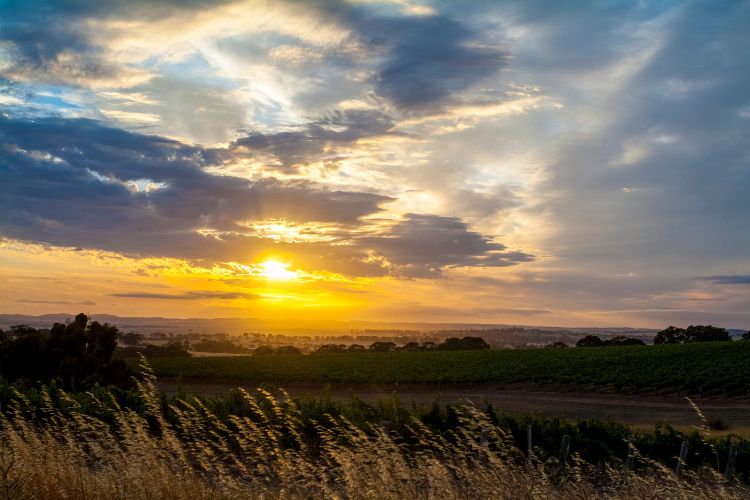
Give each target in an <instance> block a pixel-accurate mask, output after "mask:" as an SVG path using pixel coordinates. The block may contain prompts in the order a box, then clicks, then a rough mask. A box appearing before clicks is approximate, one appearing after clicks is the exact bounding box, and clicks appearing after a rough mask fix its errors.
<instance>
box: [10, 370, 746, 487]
mask: <svg viewBox="0 0 750 500" xmlns="http://www.w3.org/2000/svg"><path fill="white" fill-rule="evenodd" d="M140 392H141V394H142V397H143V398H144V402H145V404H146V407H147V411H146V413H145V415H142V414H137V413H135V412H133V411H131V410H126V409H121V408H118V407H116V404H115V403H114V401H108V402H102V408H103V409H104V408H110V410H106V411H108V412H109V415H108V417H109V420H110V422H104V421H102V420H100V419H97V418H94V417H91V416H88V415H85V414H84V413H83V412H80V411H75V403H74V402H73V401H72V400H71V401H67V403H68V404H69V405H70V406H71V408H73V410H72V411H66V412H65V414H63V413H62V412H61V411H60V410H59V409H57V408H56V407H55V406H54V405H53V404H52V403H51V401H47V403H46V404H45V405H44V408H43V412H42V413H43V415H42V416H41V417H40V416H39V413H38V412H34V413H33V414H32V413H31V412H30V411H29V406H30V405H29V404H28V402H26V401H24V397H23V395H21V394H18V395H17V402H16V404H15V405H14V407H13V408H12V409H11V411H10V413H9V415H10V416H7V415H6V416H0V499H25V498H29V499H36V498H42V499H46V498H66V499H97V498H102V499H119V498H123V499H125V498H127V499H132V498H147V499H151V498H153V499H156V498H166V499H171V498H174V499H178V498H179V499H183V498H191V499H202V498H206V499H209V498H210V499H214V498H216V499H219V498H295V499H296V498H342V499H358V498H363V499H365V498H368V499H369V498H372V499H389V498H394V499H396V498H398V499H401V498H410V499H411V498H413V499H422V498H424V499H442V498H451V499H454V498H492V499H500V498H513V499H523V498H552V499H554V498H581V499H584V498H686V499H688V498H689V499H695V498H707V499H708V498H711V499H713V498H747V497H748V493H749V492H748V490H747V489H744V488H743V487H741V486H737V485H731V484H728V483H727V482H726V481H725V480H724V479H723V477H721V476H720V475H718V474H716V473H715V472H712V471H709V470H707V471H704V472H703V473H702V479H698V477H697V476H696V475H694V474H692V473H688V474H686V475H685V476H684V477H683V478H677V477H676V476H675V475H674V474H673V473H672V471H671V470H667V469H666V468H664V467H663V466H661V465H659V464H656V463H651V464H650V465H651V470H650V471H649V472H648V473H647V474H645V475H635V474H632V473H628V472H625V471H622V470H619V469H618V470H615V469H612V468H607V469H606V470H603V471H602V470H592V468H591V466H590V465H587V464H584V463H582V462H580V461H577V460H576V459H575V457H574V458H573V459H571V460H570V462H571V464H570V465H569V466H567V467H565V468H562V467H559V466H554V465H553V464H549V463H547V464H542V463H539V461H536V460H533V461H532V462H531V464H529V463H527V462H526V461H525V459H524V457H523V456H522V455H521V453H520V452H519V451H518V450H517V449H516V448H515V447H514V446H512V445H511V444H510V440H509V438H508V436H506V435H505V434H503V432H502V430H501V429H498V428H494V427H492V426H491V424H490V423H489V422H487V421H486V420H485V419H484V417H483V415H482V414H481V413H480V412H476V411H473V410H472V409H471V408H468V409H466V410H465V414H464V422H463V425H462V427H461V428H460V430H459V431H458V432H457V433H456V435H455V439H452V440H450V441H449V440H447V439H445V438H443V437H441V436H438V435H435V434H433V433H431V431H430V430H429V429H428V428H426V427H425V426H423V425H422V424H421V423H419V422H418V421H415V422H414V423H413V428H412V431H413V436H414V440H413V441H411V442H410V443H408V444H407V443H403V442H397V441H395V440H394V439H391V437H390V436H389V435H388V434H387V433H385V432H383V431H382V430H379V429H378V430H374V432H369V433H365V432H363V431H362V430H361V429H358V428H357V427H355V426H353V425H351V424H350V423H348V422H346V421H342V420H339V421H336V422H333V423H329V425H326V426H319V427H318V429H317V431H318V432H317V434H318V438H315V439H312V438H311V437H310V436H311V433H309V432H305V429H304V428H303V425H302V423H301V421H300V419H299V414H298V412H297V411H296V408H295V407H294V404H293V403H292V402H291V401H289V400H281V401H280V400H277V399H274V398H273V397H272V396H271V395H270V394H265V395H260V396H257V397H254V396H252V395H250V394H248V393H244V397H245V400H246V402H247V404H248V405H249V407H250V408H252V409H253V418H249V417H239V416H236V417H232V418H231V419H230V422H229V423H226V424H225V423H222V422H221V421H220V420H219V419H218V418H216V416H215V415H213V414H211V413H210V412H209V411H208V410H207V409H206V408H205V407H203V406H201V405H200V403H199V402H197V401H192V402H190V403H188V402H183V403H182V404H181V405H179V408H174V410H175V411H176V413H177V421H176V422H172V423H169V422H167V421H166V419H165V416H164V415H163V412H162V411H161V407H160V403H159V399H158V394H157V391H156V386H155V380H154V378H153V376H152V375H149V376H147V377H146V379H145V381H144V382H142V383H141V385H140ZM92 397H93V396H92ZM105 403H106V404H105ZM113 407H114V409H111V408H113ZM482 428H484V429H489V438H490V439H489V443H490V444H489V446H482V445H481V444H480V443H479V442H478V440H477V436H478V434H479V432H480V429H482Z"/></svg>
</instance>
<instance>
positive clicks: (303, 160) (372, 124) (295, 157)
mask: <svg viewBox="0 0 750 500" xmlns="http://www.w3.org/2000/svg"><path fill="white" fill-rule="evenodd" d="M393 126H394V122H393V120H392V118H391V117H390V116H388V115H387V114H385V113H383V112H381V111H365V110H346V111H335V112H333V113H330V114H329V115H326V116H324V117H323V118H320V119H318V120H315V121H312V122H310V123H308V124H306V125H304V126H303V127H301V128H300V129H299V130H295V131H287V132H276V133H270V134H263V133H252V134H250V135H248V136H246V137H242V138H240V139H237V140H236V141H234V142H233V143H232V145H231V154H242V153H246V154H250V155H253V154H258V153H264V154H268V155H271V156H273V157H274V158H275V162H272V163H270V164H267V166H268V167H269V168H275V169H277V170H279V171H282V172H284V173H291V172H293V171H294V170H295V169H296V168H298V167H300V166H304V165H308V164H310V163H312V162H315V161H320V160H324V161H325V160H328V161H332V162H334V163H335V162H336V160H337V159H338V158H337V155H338V154H340V152H339V149H340V148H341V147H345V146H349V145H352V144H354V143H355V142H356V141H358V140H359V139H363V138H371V137H377V136H383V135H394V134H395V133H394V132H391V128H392V127H393ZM327 150H332V151H334V152H332V153H328V156H325V155H324V154H323V153H324V151H327Z"/></svg>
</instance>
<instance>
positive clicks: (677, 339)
mask: <svg viewBox="0 0 750 500" xmlns="http://www.w3.org/2000/svg"><path fill="white" fill-rule="evenodd" d="M684 342H685V329H684V328H678V327H676V326H671V325H670V326H668V327H667V328H665V329H664V330H661V331H659V332H657V334H656V336H655V337H654V344H682V343H684Z"/></svg>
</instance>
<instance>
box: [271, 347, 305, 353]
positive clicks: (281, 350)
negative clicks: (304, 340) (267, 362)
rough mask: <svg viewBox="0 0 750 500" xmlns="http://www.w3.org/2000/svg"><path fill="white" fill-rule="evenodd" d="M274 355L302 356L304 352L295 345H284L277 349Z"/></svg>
mask: <svg viewBox="0 0 750 500" xmlns="http://www.w3.org/2000/svg"><path fill="white" fill-rule="evenodd" d="M274 354H302V351H300V350H299V349H298V348H297V347H294V346H293V345H283V346H281V347H279V348H278V349H276V352H275V353H274Z"/></svg>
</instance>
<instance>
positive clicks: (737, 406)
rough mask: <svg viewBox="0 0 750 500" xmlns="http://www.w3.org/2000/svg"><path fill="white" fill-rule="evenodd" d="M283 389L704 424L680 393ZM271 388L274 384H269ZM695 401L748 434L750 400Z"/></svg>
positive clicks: (209, 387)
mask: <svg viewBox="0 0 750 500" xmlns="http://www.w3.org/2000/svg"><path fill="white" fill-rule="evenodd" d="M183 385H184V387H185V389H186V390H188V391H189V392H192V393H197V394H204V395H206V396H218V395H222V394H226V393H227V392H229V390H230V389H232V388H234V387H238V385H237V384H234V385H230V384H222V383H190V382H188V383H186V384H183ZM159 386H160V389H161V390H163V391H165V392H167V393H169V394H174V393H176V392H177V389H178V384H177V382H176V381H175V380H161V381H160V382H159ZM282 386H283V388H284V389H285V390H286V391H287V392H288V393H289V394H290V395H291V396H293V397H297V396H302V395H309V396H320V395H321V394H322V393H323V392H324V391H326V393H327V394H328V395H329V396H330V397H331V399H334V400H338V401H346V400H348V399H350V398H351V397H352V396H356V397H358V398H359V399H361V400H363V401H365V402H367V403H374V402H376V401H378V400H381V399H387V398H391V397H394V396H397V397H398V398H399V399H400V401H401V403H403V404H404V405H410V404H412V403H417V404H432V403H433V402H434V401H436V400H438V401H440V402H441V403H455V402H458V401H471V402H473V403H475V404H480V403H481V402H482V401H485V400H486V401H488V402H490V403H492V404H493V405H494V406H495V408H497V409H498V410H502V411H506V412H510V413H524V412H535V411H538V412H541V413H544V414H547V415H559V416H564V417H568V418H572V419H587V418H610V419H612V420H615V421H617V422H621V423H624V424H628V425H636V426H652V425H653V424H655V423H657V422H659V421H666V422H668V423H669V424H670V425H672V426H675V427H689V426H694V425H695V426H700V425H701V420H700V418H699V417H698V415H696V413H695V411H694V410H693V409H692V408H691V406H690V405H689V404H688V402H687V400H686V399H685V398H684V397H682V396H679V395H653V394H615V393H602V392H582V391H580V389H579V390H577V391H570V390H567V388H561V389H560V390H551V389H550V388H514V387H513V388H509V387H507V386H498V385H492V384H471V385H460V386H459V385H450V386H432V387H431V386H419V387H414V386H399V385H398V384H393V385H386V386H369V385H351V384H346V385H344V384H342V385H334V386H330V387H329V388H328V389H327V390H326V386H325V385H323V384H300V383H286V384H283V385H282ZM240 387H244V388H245V389H248V390H252V389H255V388H256V387H258V384H256V385H252V384H242V385H240ZM266 387H268V386H266ZM692 399H693V401H695V403H696V404H697V405H698V406H699V407H700V408H701V410H702V411H703V413H704V414H705V415H706V416H707V417H709V418H720V419H722V420H723V421H724V422H726V423H727V424H728V425H729V431H730V432H733V431H735V432H739V431H740V430H742V431H743V433H745V432H747V430H748V429H750V399H748V398H724V397H717V396H712V397H693V398H692Z"/></svg>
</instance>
